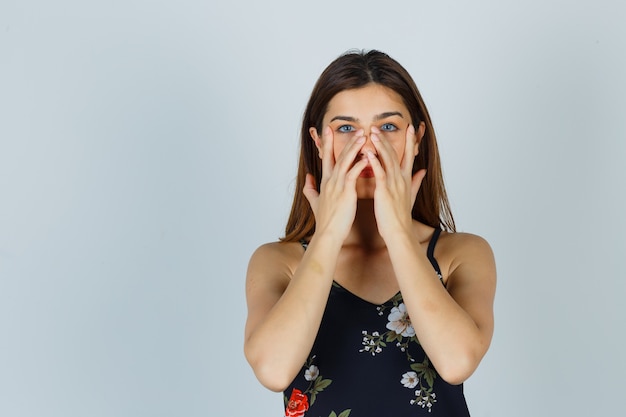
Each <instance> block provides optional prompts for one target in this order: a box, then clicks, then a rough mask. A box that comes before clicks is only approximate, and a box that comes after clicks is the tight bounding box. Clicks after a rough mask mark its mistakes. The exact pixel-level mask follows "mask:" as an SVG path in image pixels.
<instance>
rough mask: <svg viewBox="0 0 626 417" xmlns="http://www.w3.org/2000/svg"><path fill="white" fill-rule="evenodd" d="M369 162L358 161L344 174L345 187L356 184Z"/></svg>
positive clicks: (365, 160) (365, 159)
mask: <svg viewBox="0 0 626 417" xmlns="http://www.w3.org/2000/svg"><path fill="white" fill-rule="evenodd" d="M368 163H369V160H368V159H367V158H363V159H360V160H359V161H358V162H357V163H356V164H354V166H353V167H352V168H350V170H349V171H348V172H347V174H346V186H350V185H352V184H356V180H357V179H358V178H359V175H361V171H363V169H364V168H365V167H366V166H367V164H368Z"/></svg>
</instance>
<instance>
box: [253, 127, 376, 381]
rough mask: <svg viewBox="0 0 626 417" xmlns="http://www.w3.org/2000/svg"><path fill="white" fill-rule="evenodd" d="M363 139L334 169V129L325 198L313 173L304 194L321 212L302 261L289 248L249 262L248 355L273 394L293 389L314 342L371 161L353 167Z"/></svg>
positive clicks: (326, 150)
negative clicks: (361, 180)
mask: <svg viewBox="0 0 626 417" xmlns="http://www.w3.org/2000/svg"><path fill="white" fill-rule="evenodd" d="M364 141H365V139H364V137H363V132H362V131H360V132H358V134H356V135H355V136H354V137H353V138H352V139H351V141H350V144H349V145H347V146H346V147H345V148H344V150H343V151H342V153H341V155H340V156H339V158H338V160H337V163H336V164H335V161H334V154H333V136H332V131H331V130H330V129H326V131H325V139H324V141H323V142H324V143H323V145H322V146H323V149H322V151H321V152H322V155H323V157H322V165H323V173H324V174H323V177H322V183H321V185H320V193H319V194H318V192H317V188H316V185H315V184H314V181H313V177H312V176H310V175H309V176H307V182H306V186H305V188H304V190H303V192H304V194H305V196H306V198H307V199H308V201H309V203H310V204H311V208H312V210H313V212H314V213H315V219H316V231H315V234H314V236H313V237H312V238H311V241H310V242H309V247H308V249H307V251H306V253H305V254H304V256H303V257H302V260H301V261H300V262H297V261H296V262H289V259H290V256H289V253H288V252H287V251H286V249H285V248H286V244H272V245H267V246H262V247H261V248H259V249H258V250H257V251H256V252H255V253H254V255H253V256H252V259H251V260H250V265H249V267H248V276H247V284H246V294H247V300H248V321H247V323H246V335H245V344H244V351H245V354H246V358H247V359H248V362H250V365H251V366H252V368H253V369H254V372H255V374H256V376H257V378H258V379H259V381H260V382H261V383H262V384H263V385H265V386H266V387H267V388H269V389H271V390H274V391H282V390H283V389H284V388H286V387H287V386H288V385H289V384H290V383H291V381H292V380H293V378H294V377H295V376H296V374H297V373H298V371H299V370H300V369H301V368H302V366H303V365H304V362H305V360H306V357H307V355H308V354H309V352H310V351H311V348H312V346H313V342H314V341H315V337H316V335H317V331H318V329H319V326H320V323H321V321H322V316H323V314H324V309H325V307H326V302H327V301H328V294H329V292H330V287H331V284H332V280H333V277H334V274H335V269H336V266H337V258H338V256H339V252H340V250H341V246H342V244H343V241H344V240H345V238H346V236H347V234H348V232H349V231H350V228H351V227H352V223H353V222H354V217H355V213H356V200H357V196H356V188H355V184H356V180H357V178H358V176H359V173H360V172H361V170H362V169H363V167H364V166H365V165H366V164H367V161H365V160H363V161H360V162H357V163H354V164H353V161H354V159H355V157H356V155H357V153H358V152H359V150H360V149H361V147H362V146H363V143H364ZM292 247H293V245H292ZM294 258H297V255H296V256H295V257H294V255H293V253H292V254H291V259H292V260H293V259H294ZM290 265H291V266H292V267H290ZM294 265H297V266H294Z"/></svg>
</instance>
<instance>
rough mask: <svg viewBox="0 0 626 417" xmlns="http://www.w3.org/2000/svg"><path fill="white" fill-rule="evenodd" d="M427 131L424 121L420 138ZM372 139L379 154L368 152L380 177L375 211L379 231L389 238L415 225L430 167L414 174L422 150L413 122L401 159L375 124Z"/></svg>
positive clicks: (377, 177) (375, 175)
mask: <svg viewBox="0 0 626 417" xmlns="http://www.w3.org/2000/svg"><path fill="white" fill-rule="evenodd" d="M423 134H424V124H423V123H421V124H420V127H419V132H418V135H419V138H421V136H422V135H423ZM371 140H372V143H373V144H374V147H375V148H376V151H377V152H378V157H376V155H374V154H373V153H372V152H368V155H367V157H368V159H369V162H370V164H371V166H372V170H373V171H374V177H375V180H376V190H375V191H374V213H375V215H376V222H377V224H378V231H379V233H380V235H381V236H382V237H383V239H385V240H387V239H388V238H389V237H391V236H394V235H395V234H396V233H399V232H403V231H405V232H406V231H409V230H410V229H411V226H412V223H413V219H412V216H411V210H412V208H413V204H414V203H415V199H416V198H417V193H418V191H419V189H420V186H421V184H422V180H423V179H424V176H425V175H426V170H425V169H421V170H419V171H417V172H416V173H415V174H412V170H413V160H414V158H415V156H416V155H417V153H418V146H417V145H418V143H419V140H418V136H416V132H415V128H414V127H413V125H410V126H409V127H408V128H407V130H406V138H405V144H404V153H403V155H402V160H400V161H398V158H397V156H396V151H395V150H394V149H393V147H392V146H391V144H390V143H389V142H388V141H387V140H386V139H385V137H384V135H381V132H380V130H378V129H377V128H376V127H372V131H371Z"/></svg>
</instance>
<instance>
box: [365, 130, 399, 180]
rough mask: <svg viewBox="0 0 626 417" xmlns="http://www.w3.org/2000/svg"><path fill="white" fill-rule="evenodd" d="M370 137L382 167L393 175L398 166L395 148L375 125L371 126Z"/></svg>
mask: <svg viewBox="0 0 626 417" xmlns="http://www.w3.org/2000/svg"><path fill="white" fill-rule="evenodd" d="M371 139H372V143H373V144H374V147H375V148H376V151H377V152H378V158H379V160H380V161H381V163H382V166H383V168H384V169H385V170H386V171H387V173H388V174H390V175H395V172H396V169H397V168H399V167H400V166H399V164H398V160H397V159H396V152H395V150H394V149H393V147H392V146H391V144H390V143H389V141H388V140H386V139H385V137H384V136H383V135H381V134H380V130H378V129H377V128H376V127H372V133H371Z"/></svg>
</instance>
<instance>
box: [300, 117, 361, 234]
mask: <svg viewBox="0 0 626 417" xmlns="http://www.w3.org/2000/svg"><path fill="white" fill-rule="evenodd" d="M364 143H365V136H364V131H363V130H362V129H361V130H358V131H357V132H356V134H355V135H354V136H353V137H352V138H351V139H350V140H349V142H348V143H347V144H346V146H345V147H344V148H343V150H342V151H341V153H340V154H339V157H338V158H337V160H336V161H335V155H334V136H333V131H332V129H331V128H330V127H329V126H327V127H326V128H325V129H324V132H323V134H322V138H321V152H320V157H321V158H322V181H321V184H320V192H319V193H318V192H317V186H316V184H315V178H314V177H313V175H311V174H307V175H306V182H305V185H304V189H303V190H302V191H303V193H304V196H305V197H306V199H307V200H308V201H309V204H310V205H311V209H312V210H313V214H314V216H315V223H316V226H315V231H316V234H317V233H331V234H334V235H335V236H336V237H337V238H338V239H340V240H341V241H342V242H343V241H344V240H345V238H346V237H347V236H348V233H349V232H350V228H351V227H352V224H353V222H354V217H355V215H356V205H357V204H356V203H357V193H356V181H357V179H358V178H359V175H360V174H361V171H363V168H365V167H366V166H367V164H368V160H367V158H361V159H359V160H358V161H357V162H356V163H355V159H356V158H357V155H358V154H359V152H360V150H361V148H362V147H363V144H364Z"/></svg>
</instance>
